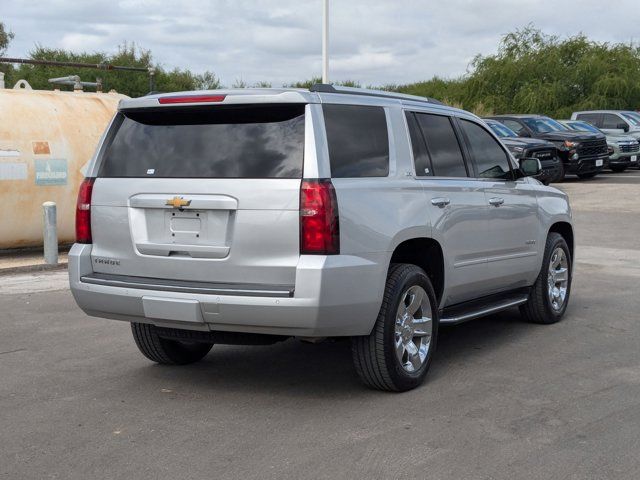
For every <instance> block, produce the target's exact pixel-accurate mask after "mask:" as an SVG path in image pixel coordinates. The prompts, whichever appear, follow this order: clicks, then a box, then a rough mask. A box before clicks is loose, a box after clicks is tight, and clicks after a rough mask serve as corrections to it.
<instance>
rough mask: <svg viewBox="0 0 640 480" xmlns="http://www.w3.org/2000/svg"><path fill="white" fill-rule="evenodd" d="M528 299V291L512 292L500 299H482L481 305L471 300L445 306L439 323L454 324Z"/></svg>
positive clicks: (513, 305)
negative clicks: (465, 303) (461, 303)
mask: <svg viewBox="0 0 640 480" xmlns="http://www.w3.org/2000/svg"><path fill="white" fill-rule="evenodd" d="M528 299H529V294H528V293H519V294H512V295H509V296H507V297H502V298H501V299H500V300H494V301H492V302H491V301H484V302H483V304H482V306H480V305H477V304H476V305H474V304H473V302H471V303H469V304H467V305H466V306H463V305H460V306H453V307H449V308H445V309H444V310H443V312H442V313H441V317H440V323H441V324H443V325H456V324H458V323H463V322H466V321H469V320H473V319H474V318H479V317H484V316H486V315H491V314H492V313H497V312H501V311H502V310H506V309H507V308H511V307H517V306H518V305H522V304H523V303H526V301H527V300H528Z"/></svg>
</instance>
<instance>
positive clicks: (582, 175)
mask: <svg viewBox="0 0 640 480" xmlns="http://www.w3.org/2000/svg"><path fill="white" fill-rule="evenodd" d="M598 173H599V172H589V173H578V178H581V179H582V180H588V179H590V178H593V177H595V176H596V175H598Z"/></svg>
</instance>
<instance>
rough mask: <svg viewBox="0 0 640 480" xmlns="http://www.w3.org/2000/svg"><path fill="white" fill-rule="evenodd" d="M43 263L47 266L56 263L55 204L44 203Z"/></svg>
mask: <svg viewBox="0 0 640 480" xmlns="http://www.w3.org/2000/svg"><path fill="white" fill-rule="evenodd" d="M42 208H43V213H44V216H43V219H44V262H45V263H47V264H49V265H56V264H57V263H58V226H57V221H56V210H57V208H56V202H44V203H43V204H42Z"/></svg>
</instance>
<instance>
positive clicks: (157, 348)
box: [131, 323, 213, 365]
mask: <svg viewBox="0 0 640 480" xmlns="http://www.w3.org/2000/svg"><path fill="white" fill-rule="evenodd" d="M131 332H132V333H133V339H134V340H135V342H136V345H137V346H138V349H139V350H140V352H142V354H143V355H144V356H145V357H147V358H148V359H149V360H151V361H153V362H156V363H159V364H161V365H187V364H189V363H194V362H197V361H198V360H202V359H203V358H204V357H205V356H206V355H207V353H209V350H211V347H212V346H213V343H204V342H193V341H191V342H190V341H182V340H170V339H168V338H162V337H161V336H159V335H158V329H157V328H156V327H155V326H154V325H149V324H147V323H132V324H131Z"/></svg>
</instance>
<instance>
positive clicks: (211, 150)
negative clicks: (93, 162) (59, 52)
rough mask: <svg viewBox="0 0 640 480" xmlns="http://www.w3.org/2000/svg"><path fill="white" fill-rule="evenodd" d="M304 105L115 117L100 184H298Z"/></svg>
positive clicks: (183, 110)
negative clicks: (122, 180)
mask: <svg viewBox="0 0 640 480" xmlns="http://www.w3.org/2000/svg"><path fill="white" fill-rule="evenodd" d="M304 108H305V107H304V105H297V104H296V105H261V106H246V105H243V106H242V107H236V106H234V107H223V106H215V107H211V106H208V107H197V108H193V107H192V108H163V109H160V108H156V109H147V110H140V111H129V112H126V113H124V114H123V113H119V114H118V118H117V120H116V122H115V123H114V129H113V130H112V134H111V135H110V138H109V139H108V141H107V145H106V148H105V150H104V158H103V161H102V166H101V168H100V176H101V177H148V178H301V177H302V159H303V150H304Z"/></svg>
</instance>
